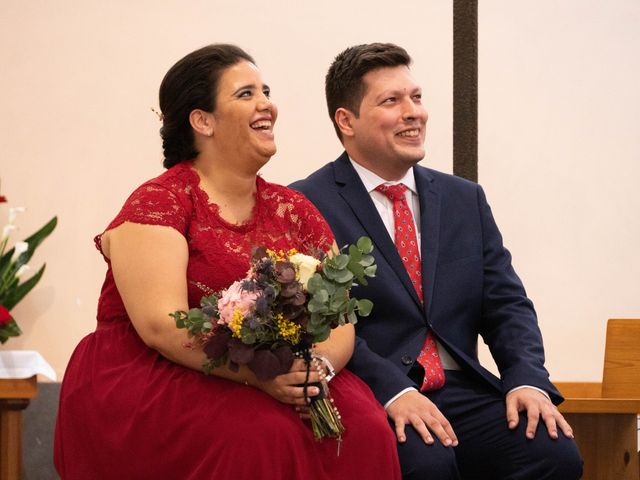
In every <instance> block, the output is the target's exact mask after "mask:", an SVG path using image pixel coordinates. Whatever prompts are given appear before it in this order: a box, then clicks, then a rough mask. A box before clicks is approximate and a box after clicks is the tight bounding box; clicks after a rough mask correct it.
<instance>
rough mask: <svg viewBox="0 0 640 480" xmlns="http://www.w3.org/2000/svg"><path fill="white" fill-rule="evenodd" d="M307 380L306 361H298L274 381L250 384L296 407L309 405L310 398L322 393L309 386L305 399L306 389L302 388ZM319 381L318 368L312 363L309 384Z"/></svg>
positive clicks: (316, 388) (255, 381)
mask: <svg viewBox="0 0 640 480" xmlns="http://www.w3.org/2000/svg"><path fill="white" fill-rule="evenodd" d="M305 380H307V366H306V365H305V362H304V360H302V359H296V360H294V361H293V365H292V366H291V369H290V370H289V372H287V373H284V374H282V375H278V376H277V377H275V378H273V379H272V380H264V381H260V380H254V381H253V382H250V383H251V384H252V385H253V386H254V387H256V388H258V389H260V390H262V391H263V392H265V393H267V394H269V395H271V396H272V397H273V398H275V399H276V400H278V401H279V402H282V403H287V404H290V405H296V406H304V405H307V404H308V403H309V400H310V398H309V397H313V396H315V395H317V394H318V393H320V390H319V389H318V387H316V386H308V387H307V398H306V399H305V396H304V387H301V386H300V385H303V384H304V382H305ZM319 381H320V374H319V373H318V368H317V366H315V365H314V364H313V363H312V365H311V370H310V372H309V379H308V383H315V382H319Z"/></svg>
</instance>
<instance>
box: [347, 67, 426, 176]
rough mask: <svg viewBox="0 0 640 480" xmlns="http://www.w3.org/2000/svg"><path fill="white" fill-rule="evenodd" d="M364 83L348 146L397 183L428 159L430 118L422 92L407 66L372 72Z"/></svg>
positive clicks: (355, 156) (362, 160) (358, 158)
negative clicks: (426, 149)
mask: <svg viewBox="0 0 640 480" xmlns="http://www.w3.org/2000/svg"><path fill="white" fill-rule="evenodd" d="M362 80H363V82H364V86H365V94H364V97H363V98H362V103H361V104H360V115H359V117H358V118H355V116H352V117H351V122H352V123H351V127H352V130H351V133H352V135H345V147H346V148H347V152H348V153H349V155H351V157H352V158H353V159H354V160H355V161H357V162H358V163H361V164H362V165H363V166H365V167H367V168H369V169H370V170H372V171H374V172H375V173H377V174H378V175H380V176H381V177H383V178H385V179H387V180H397V179H399V178H401V177H402V176H404V174H405V173H406V172H407V170H408V169H409V168H411V167H412V166H413V165H415V164H416V163H418V162H419V161H420V160H422V159H423V158H424V154H425V150H424V139H425V131H426V124H427V118H428V115H427V111H426V110H425V109H424V107H423V106H422V100H421V97H422V90H421V89H420V86H419V85H418V84H417V83H416V82H415V80H414V79H413V77H412V76H411V72H410V71H409V69H408V68H407V67H406V66H397V67H388V68H387V67H385V68H379V69H377V70H372V71H370V72H368V73H367V74H366V75H365V76H364V77H363V78H362Z"/></svg>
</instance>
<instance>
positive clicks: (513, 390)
mask: <svg viewBox="0 0 640 480" xmlns="http://www.w3.org/2000/svg"><path fill="white" fill-rule="evenodd" d="M523 388H532V389H534V390H537V391H539V392H540V393H541V394H543V395H544V396H545V397H547V398H548V399H549V400H551V397H549V394H548V393H547V392H545V391H544V390H542V389H541V388H538V387H533V386H531V385H520V386H519V387H514V388H512V389H511V390H509V391H508V392H507V395H509V394H510V393H511V392H515V391H516V390H522V389H523ZM394 398H396V397H394ZM385 408H386V407H385Z"/></svg>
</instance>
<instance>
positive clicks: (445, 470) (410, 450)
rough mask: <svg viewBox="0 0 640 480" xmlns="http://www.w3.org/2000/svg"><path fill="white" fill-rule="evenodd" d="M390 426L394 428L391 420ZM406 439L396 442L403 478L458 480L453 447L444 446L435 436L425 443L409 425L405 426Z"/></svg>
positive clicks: (408, 479)
mask: <svg viewBox="0 0 640 480" xmlns="http://www.w3.org/2000/svg"><path fill="white" fill-rule="evenodd" d="M390 423H391V428H392V429H394V431H395V427H394V425H393V422H390ZM405 434H406V437H407V440H406V441H405V442H404V443H398V457H399V458H400V468H401V469H402V478H403V480H459V479H460V475H459V473H458V468H457V466H456V457H455V451H454V450H455V449H454V448H453V447H445V446H443V445H442V444H441V443H440V441H439V440H438V439H437V438H436V439H435V443H433V444H432V445H427V444H426V443H424V441H423V440H422V438H421V437H420V435H418V433H417V432H416V431H415V430H414V428H413V427H412V426H411V425H407V426H406V427H405Z"/></svg>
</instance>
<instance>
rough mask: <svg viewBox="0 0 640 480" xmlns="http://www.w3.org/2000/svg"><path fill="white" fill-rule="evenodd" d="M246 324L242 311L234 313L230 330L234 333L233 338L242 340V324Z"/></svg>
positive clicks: (237, 310) (236, 310) (238, 310)
mask: <svg viewBox="0 0 640 480" xmlns="http://www.w3.org/2000/svg"><path fill="white" fill-rule="evenodd" d="M243 322H244V315H243V314H242V310H240V309H239V308H236V309H235V310H234V311H233V318H232V319H231V323H229V328H230V329H231V331H232V332H233V336H234V337H236V338H240V329H241V328H242V323H243Z"/></svg>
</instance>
